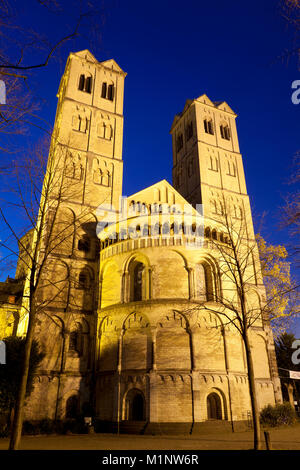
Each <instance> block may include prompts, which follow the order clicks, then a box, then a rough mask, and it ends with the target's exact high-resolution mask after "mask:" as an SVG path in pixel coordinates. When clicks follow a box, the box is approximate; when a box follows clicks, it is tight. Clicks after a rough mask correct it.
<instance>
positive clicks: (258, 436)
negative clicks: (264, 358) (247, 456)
mask: <svg viewBox="0 0 300 470" xmlns="http://www.w3.org/2000/svg"><path fill="white" fill-rule="evenodd" d="M244 344H245V350H246V358H247V368H248V380H249V393H250V400H251V408H252V418H253V431H254V449H255V450H260V449H261V433H260V421H259V411H258V404H257V395H256V388H255V378H254V368H253V360H252V353H251V348H250V342H249V337H248V331H247V330H246V332H245V334H244Z"/></svg>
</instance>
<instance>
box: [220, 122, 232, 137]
mask: <svg viewBox="0 0 300 470" xmlns="http://www.w3.org/2000/svg"><path fill="white" fill-rule="evenodd" d="M220 133H221V137H222V139H225V140H230V129H229V126H228V124H221V126H220Z"/></svg>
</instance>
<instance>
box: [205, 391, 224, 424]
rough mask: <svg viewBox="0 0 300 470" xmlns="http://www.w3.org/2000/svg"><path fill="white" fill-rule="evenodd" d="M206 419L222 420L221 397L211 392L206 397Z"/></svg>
mask: <svg viewBox="0 0 300 470" xmlns="http://www.w3.org/2000/svg"><path fill="white" fill-rule="evenodd" d="M206 403H207V419H222V418H223V416H222V403H221V397H220V396H219V395H218V394H217V393H215V392H212V393H210V394H209V395H208V396H207V399H206Z"/></svg>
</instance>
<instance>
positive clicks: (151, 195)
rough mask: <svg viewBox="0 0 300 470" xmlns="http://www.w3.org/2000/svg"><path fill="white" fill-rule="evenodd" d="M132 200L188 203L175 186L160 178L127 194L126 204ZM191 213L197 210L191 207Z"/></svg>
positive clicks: (147, 202) (182, 204)
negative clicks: (133, 192)
mask: <svg viewBox="0 0 300 470" xmlns="http://www.w3.org/2000/svg"><path fill="white" fill-rule="evenodd" d="M132 201H134V202H135V203H138V202H139V203H141V204H143V203H144V204H148V205H149V204H155V203H156V204H168V205H173V204H178V205H179V206H182V207H183V206H184V205H185V204H188V205H189V206H190V204H189V203H188V201H187V200H186V199H185V198H184V197H183V196H182V195H181V194H180V193H179V192H178V191H176V189H175V188H173V186H172V185H171V184H170V183H169V182H168V181H167V180H165V179H164V180H162V181H159V182H158V183H155V184H153V185H152V186H149V187H148V188H145V189H142V190H141V191H139V192H137V193H135V194H132V195H131V196H128V198H127V202H128V206H129V205H130V203H131V202H132ZM192 212H193V213H195V214H196V213H197V211H196V210H195V209H194V208H192Z"/></svg>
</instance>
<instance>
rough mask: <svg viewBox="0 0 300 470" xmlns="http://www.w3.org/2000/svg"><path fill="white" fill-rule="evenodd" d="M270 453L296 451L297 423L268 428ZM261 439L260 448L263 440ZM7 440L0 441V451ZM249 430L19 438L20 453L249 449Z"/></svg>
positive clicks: (299, 439)
mask: <svg viewBox="0 0 300 470" xmlns="http://www.w3.org/2000/svg"><path fill="white" fill-rule="evenodd" d="M268 431H269V433H270V438H271V444H272V448H273V449H274V450H300V424H296V425H294V426H286V427H280V428H270V429H268ZM262 438H263V448H264V449H265V448H266V447H265V441H264V436H263V433H262ZM8 443H9V440H8V439H6V438H2V439H0V450H6V449H8ZM250 449H253V433H252V431H245V432H235V433H218V434H206V435H199V436H143V435H129V434H122V435H119V436H118V435H117V434H83V435H82V434H80V435H79V434H73V435H63V436H62V435H48V436H46V435H39V436H23V437H22V440H21V446H20V450H250Z"/></svg>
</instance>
